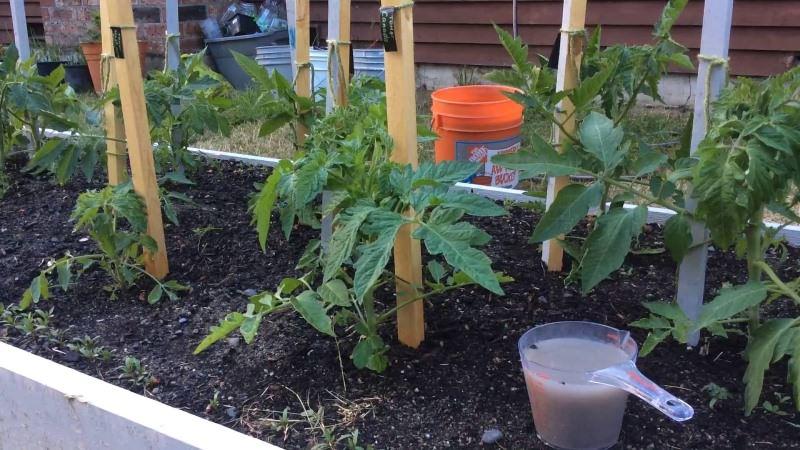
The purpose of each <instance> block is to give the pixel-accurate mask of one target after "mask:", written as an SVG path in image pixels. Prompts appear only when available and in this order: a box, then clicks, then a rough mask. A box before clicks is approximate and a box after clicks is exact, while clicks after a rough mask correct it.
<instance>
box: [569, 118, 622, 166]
mask: <svg viewBox="0 0 800 450" xmlns="http://www.w3.org/2000/svg"><path fill="white" fill-rule="evenodd" d="M579 134H580V139H581V144H583V147H584V148H585V149H586V151H588V152H589V153H591V154H592V155H593V156H594V157H595V158H597V159H598V160H599V161H600V162H602V163H603V167H604V169H605V172H606V173H608V172H610V171H612V170H614V168H615V167H617V166H618V165H619V163H620V162H622V160H623V158H624V157H625V154H626V151H625V149H624V148H623V147H622V139H623V138H624V137H625V133H624V132H623V131H622V128H620V127H615V126H614V121H612V120H611V119H609V118H608V117H606V116H604V115H603V114H600V113H598V112H592V113H590V114H589V115H588V116H587V117H586V119H584V120H583V122H582V123H581V126H580V130H579Z"/></svg>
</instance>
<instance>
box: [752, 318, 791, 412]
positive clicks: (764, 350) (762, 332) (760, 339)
mask: <svg viewBox="0 0 800 450" xmlns="http://www.w3.org/2000/svg"><path fill="white" fill-rule="evenodd" d="M796 322H797V319H773V320H770V321H768V322H765V323H764V324H762V325H761V326H760V327H758V328H756V329H755V330H754V331H753V332H752V333H751V335H750V341H749V342H748V343H747V348H745V350H744V358H745V359H746V360H747V362H748V364H747V370H745V372H744V382H745V384H746V385H747V386H746V387H745V391H744V410H745V414H746V415H748V416H749V415H750V413H752V412H753V409H755V407H756V406H758V400H759V398H760V397H761V390H762V388H763V386H764V372H765V371H766V370H767V368H769V364H770V361H771V360H772V355H773V352H774V351H775V345H776V344H777V343H778V340H779V339H780V338H781V335H782V334H783V333H784V332H785V331H786V330H788V329H789V328H791V327H792V326H793V325H795V323H796Z"/></svg>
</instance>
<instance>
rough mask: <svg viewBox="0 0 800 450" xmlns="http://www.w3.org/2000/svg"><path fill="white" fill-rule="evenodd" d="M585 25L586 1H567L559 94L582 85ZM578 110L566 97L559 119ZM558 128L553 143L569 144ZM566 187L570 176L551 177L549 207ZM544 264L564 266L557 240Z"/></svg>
mask: <svg viewBox="0 0 800 450" xmlns="http://www.w3.org/2000/svg"><path fill="white" fill-rule="evenodd" d="M585 24H586V0H565V1H564V12H563V17H562V20H561V48H560V50H559V55H560V56H559V58H558V77H557V79H556V91H566V90H569V89H573V88H574V87H575V86H577V85H578V83H579V82H580V68H581V58H582V57H583V45H584V37H583V36H582V35H581V34H580V33H581V32H582V31H583V29H584V26H585ZM574 110H575V107H574V106H573V105H572V102H571V101H570V100H569V99H567V98H565V99H563V100H561V103H559V105H558V118H559V120H563V118H566V117H569V116H570V115H571V114H572V112H573V111H574ZM563 126H564V130H566V131H567V132H568V133H570V134H572V135H573V136H574V135H575V131H576V122H575V117H574V116H572V117H571V118H570V119H569V120H567V121H566V123H564V124H563ZM568 139H569V138H567V136H565V135H564V134H563V133H562V132H561V130H559V129H558V127H556V126H554V127H553V141H554V142H555V144H556V145H559V147H558V148H559V151H560V150H561V148H562V147H560V145H562V144H564V143H565V142H567V141H568ZM567 184H569V177H550V178H548V180H547V199H546V203H545V204H546V206H547V208H550V205H552V204H553V201H555V199H556V196H557V195H558V192H559V191H560V190H561V189H562V188H563V187H564V186H566V185H567ZM542 261H544V262H545V264H547V269H548V270H550V271H552V272H560V271H561V268H562V266H563V263H564V249H562V248H561V246H559V245H558V242H557V241H556V240H550V241H546V242H545V243H544V245H543V246H542Z"/></svg>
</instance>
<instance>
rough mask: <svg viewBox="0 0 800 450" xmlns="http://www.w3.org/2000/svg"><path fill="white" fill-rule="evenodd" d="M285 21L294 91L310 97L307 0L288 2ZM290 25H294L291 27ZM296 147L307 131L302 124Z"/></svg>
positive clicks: (309, 23) (309, 19) (309, 26)
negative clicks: (287, 28) (287, 31)
mask: <svg viewBox="0 0 800 450" xmlns="http://www.w3.org/2000/svg"><path fill="white" fill-rule="evenodd" d="M286 6H287V9H286V15H287V19H288V20H287V21H288V22H289V27H290V28H289V44H290V47H291V53H292V73H293V74H294V78H295V87H294V90H295V92H297V95H299V96H301V97H311V70H312V69H311V67H310V59H309V56H310V55H309V54H310V47H311V32H310V29H311V17H310V10H309V0H288V1H287V5H286ZM292 25H294V26H293V27H292ZM295 131H296V133H297V145H303V142H305V140H306V134H308V130H307V129H306V127H305V125H303V124H299V123H298V124H296V126H295Z"/></svg>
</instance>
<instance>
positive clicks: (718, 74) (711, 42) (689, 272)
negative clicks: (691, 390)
mask: <svg viewBox="0 0 800 450" xmlns="http://www.w3.org/2000/svg"><path fill="white" fill-rule="evenodd" d="M732 17H733V0H706V3H705V10H704V11H703V32H702V37H701V41H700V54H701V55H704V56H706V57H712V58H727V57H728V49H729V46H730V34H731V20H732ZM709 77H710V88H711V91H710V92H706V91H707V87H706V82H707V80H709ZM726 79H727V67H726V66H725V65H720V64H712V63H711V62H710V61H709V60H708V59H706V58H700V60H699V63H698V70H697V90H696V92H697V95H696V96H695V104H694V123H693V125H692V146H691V152H692V154H694V153H695V151H696V150H697V147H698V146H699V145H700V142H701V141H702V140H703V138H705V135H706V113H707V111H706V107H707V105H708V104H710V103H711V102H712V101H713V99H716V98H717V97H718V96H719V92H720V90H722V88H723V87H724V84H725V81H726ZM696 207H697V202H696V201H695V200H694V199H692V197H691V194H690V195H688V196H687V201H686V208H687V209H688V210H690V211H694V210H695V208H696ZM692 236H693V238H694V242H695V243H700V242H705V241H706V240H708V231H707V230H706V229H705V227H704V226H703V224H701V223H698V222H695V223H693V224H692ZM707 260H708V250H707V247H706V246H705V245H699V246H697V247H694V248H693V249H692V250H690V251H689V253H688V254H687V255H686V257H685V258H684V259H683V262H682V263H681V265H680V268H679V269H678V288H677V301H678V304H679V305H680V307H681V309H682V310H683V312H684V313H685V314H686V316H687V317H688V318H690V319H692V320H696V319H697V318H698V317H699V316H700V310H701V309H702V307H703V293H704V291H705V284H706V263H707ZM699 340H700V333H698V332H696V333H692V334H691V335H690V336H689V341H688V343H689V345H693V346H694V345H697V344H698V342H699Z"/></svg>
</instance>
